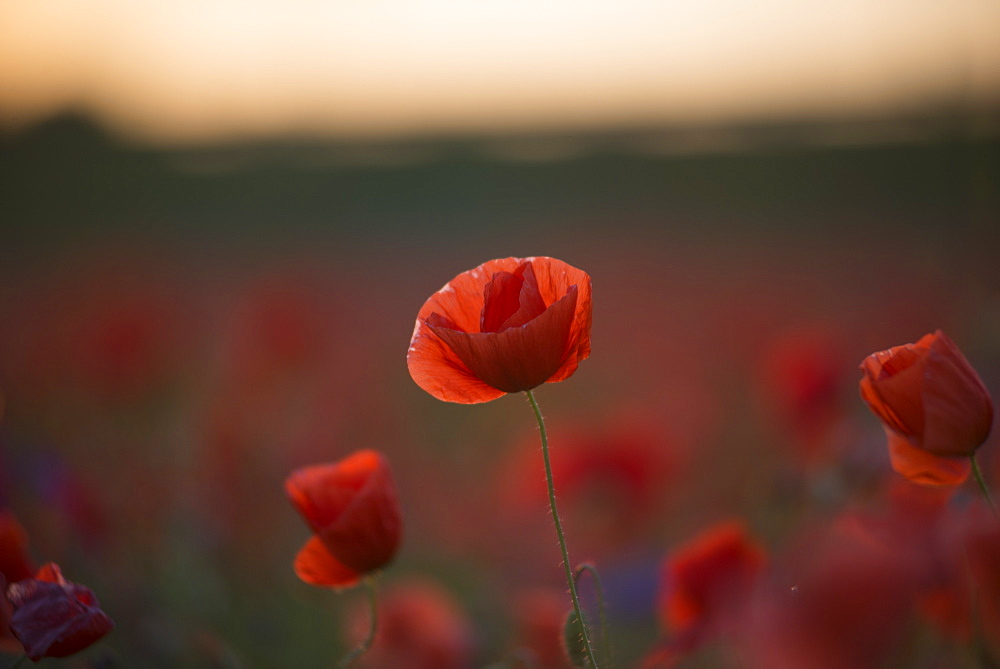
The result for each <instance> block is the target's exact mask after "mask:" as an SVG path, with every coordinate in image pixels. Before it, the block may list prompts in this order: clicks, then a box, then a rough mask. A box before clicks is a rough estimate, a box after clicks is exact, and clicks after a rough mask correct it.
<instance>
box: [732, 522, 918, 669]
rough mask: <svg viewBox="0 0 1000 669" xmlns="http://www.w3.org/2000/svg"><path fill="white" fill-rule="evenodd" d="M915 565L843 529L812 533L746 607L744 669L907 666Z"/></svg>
mask: <svg viewBox="0 0 1000 669" xmlns="http://www.w3.org/2000/svg"><path fill="white" fill-rule="evenodd" d="M845 530H847V531H845ZM910 557H911V553H910V552H909V551H908V550H905V549H904V550H903V551H902V552H898V551H897V550H896V549H895V547H894V546H880V545H877V544H876V543H873V542H871V541H870V540H869V539H868V538H867V537H864V536H861V535H859V534H858V533H856V532H855V531H854V530H853V529H852V528H850V527H849V526H844V525H842V524H840V523H834V524H833V525H831V526H825V527H823V528H820V529H819V530H818V531H807V532H805V533H804V534H803V535H802V536H801V537H799V540H796V541H793V542H792V545H791V546H790V549H789V550H788V551H787V552H786V554H785V556H784V557H783V558H782V559H780V560H779V565H778V568H776V569H775V570H774V571H773V574H772V578H771V579H770V580H769V582H767V583H766V584H765V587H762V588H760V589H758V591H757V592H756V593H755V595H754V598H753V599H752V601H751V602H750V603H749V606H747V607H746V609H745V611H744V613H745V615H744V619H743V621H741V623H740V624H739V625H738V626H737V627H736V629H737V630H738V634H739V636H740V642H739V644H738V645H739V647H740V652H741V654H745V657H742V658H741V661H740V662H739V664H738V666H750V667H768V668H769V669H771V668H773V669H799V668H801V667H810V668H816V669H840V668H842V667H885V666H895V665H897V664H899V662H898V661H896V662H894V661H893V659H894V658H895V659H897V660H898V659H899V658H898V657H897V656H896V655H895V654H896V653H897V652H899V651H901V650H902V643H903V641H904V637H905V632H906V629H907V624H908V623H909V622H910V621H911V613H912V605H913V596H914V594H915V588H916V586H917V584H918V582H919V581H918V577H919V571H920V570H919V569H918V568H915V567H914V565H912V563H911V561H910V560H909V559H908V558H910Z"/></svg>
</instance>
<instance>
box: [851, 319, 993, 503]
mask: <svg viewBox="0 0 1000 669" xmlns="http://www.w3.org/2000/svg"><path fill="white" fill-rule="evenodd" d="M861 370H862V371H863V372H864V377H862V379H861V383H860V385H861V397H862V399H864V401H865V402H866V403H867V404H868V407H869V408H870V409H871V410H872V412H873V413H875V415H876V416H878V417H879V418H880V419H881V420H882V424H883V426H884V427H885V431H886V435H887V436H888V437H889V456H890V459H891V461H892V467H893V469H895V470H896V471H897V472H899V473H900V474H902V475H903V476H905V477H906V478H907V479H909V480H911V481H913V482H914V483H922V484H926V485H957V484H959V483H961V482H962V481H964V480H965V478H966V477H967V476H968V475H969V469H970V463H969V461H968V457H969V456H970V455H972V454H973V453H975V451H976V449H977V448H979V446H981V445H982V443H983V442H984V441H986V437H987V436H989V433H990V428H991V427H992V424H993V403H992V400H991V399H990V394H989V391H987V390H986V386H985V385H983V382H982V380H980V378H979V375H977V374H976V371H975V370H974V369H972V367H971V366H970V365H969V362H968V361H967V360H966V359H965V356H963V355H962V353H961V351H959V350H958V347H957V346H956V345H955V343H954V342H953V341H952V340H951V339H949V338H948V337H947V335H945V334H944V333H943V332H941V331H940V330H938V331H936V332H934V333H933V334H928V335H925V336H924V337H922V338H921V339H920V341H918V342H917V343H916V344H904V345H902V346H894V347H892V348H890V349H888V350H886V351H879V352H877V353H873V354H871V355H870V356H868V357H867V358H865V359H864V360H863V361H862V363H861Z"/></svg>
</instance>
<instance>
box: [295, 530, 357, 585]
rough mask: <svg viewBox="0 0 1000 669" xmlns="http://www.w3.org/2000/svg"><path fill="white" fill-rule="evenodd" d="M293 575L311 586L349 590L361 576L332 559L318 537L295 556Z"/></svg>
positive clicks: (307, 543) (312, 539)
mask: <svg viewBox="0 0 1000 669" xmlns="http://www.w3.org/2000/svg"><path fill="white" fill-rule="evenodd" d="M295 573H296V575H297V576H298V577H299V578H301V579H302V580H303V581H305V582H306V583H309V584H311V585H326V586H331V587H334V588H349V587H351V586H353V585H357V583H358V581H359V580H360V579H361V574H360V573H358V572H357V571H355V570H353V569H351V568H350V567H348V566H347V565H345V564H343V563H342V562H340V561H339V560H337V558H335V557H333V555H332V554H331V553H330V551H329V549H327V547H326V544H324V543H323V540H322V539H320V538H319V537H313V538H311V539H310V540H309V541H307V542H306V544H305V546H303V547H302V550H300V551H299V554H298V555H296V556H295Z"/></svg>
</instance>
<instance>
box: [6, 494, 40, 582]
mask: <svg viewBox="0 0 1000 669" xmlns="http://www.w3.org/2000/svg"><path fill="white" fill-rule="evenodd" d="M34 573H35V566H34V563H33V562H32V561H31V558H30V557H29V556H28V533H27V532H25V531H24V528H23V527H21V523H19V522H18V521H17V518H16V517H14V514H13V513H12V512H11V511H10V510H9V509H3V510H0V574H3V576H4V578H6V579H7V582H8V583H14V582H16V581H20V580H21V579H25V578H28V577H30V576H31V575H32V574H34Z"/></svg>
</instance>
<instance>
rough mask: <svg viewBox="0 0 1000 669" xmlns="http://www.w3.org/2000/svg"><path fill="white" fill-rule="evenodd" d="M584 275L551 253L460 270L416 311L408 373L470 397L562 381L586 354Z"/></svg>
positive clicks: (448, 395)
mask: <svg viewBox="0 0 1000 669" xmlns="http://www.w3.org/2000/svg"><path fill="white" fill-rule="evenodd" d="M590 322H591V302H590V277H589V276H588V275H587V273H586V272H583V271H581V270H578V269H576V268H575V267H571V266H570V265H567V264H566V263H564V262H562V261H561V260H556V259H554V258H545V257H536V258H502V259H499V260H491V261H489V262H486V263H483V264H482V265H480V266H479V267H477V268H475V269H472V270H469V271H468V272H463V273H462V274H459V275H458V276H456V277H455V278H454V279H452V280H451V281H449V282H448V283H447V284H446V285H445V286H444V287H443V288H442V289H441V290H439V291H438V292H436V293H434V294H433V295H431V297H430V299H428V300H427V301H426V302H425V303H424V306H423V307H421V309H420V312H419V313H418V314H417V323H416V326H415V327H414V329H413V338H412V339H411V340H410V349H409V352H408V353H407V356H406V363H407V366H408V367H409V369H410V376H412V377H413V380H414V381H416V382H417V385H418V386H420V387H421V388H423V389H424V390H426V391H427V392H428V393H430V394H431V395H433V396H434V397H436V398H438V399H439V400H444V401H446V402H460V403H462V404H476V403H479V402H488V401H490V400H494V399H496V398H498V397H500V396H501V395H503V394H504V393H516V392H520V391H523V390H531V389H532V388H535V387H537V386H540V385H542V384H543V383H554V382H556V381H564V380H566V379H567V378H569V377H570V376H572V374H573V372H575V371H576V368H577V366H578V365H579V364H580V361H581V360H584V359H586V358H587V356H589V355H590Z"/></svg>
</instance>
